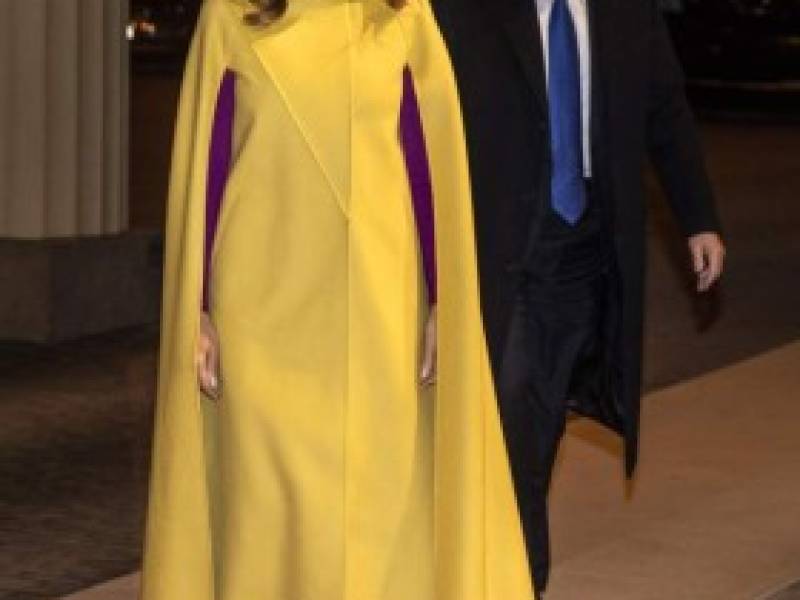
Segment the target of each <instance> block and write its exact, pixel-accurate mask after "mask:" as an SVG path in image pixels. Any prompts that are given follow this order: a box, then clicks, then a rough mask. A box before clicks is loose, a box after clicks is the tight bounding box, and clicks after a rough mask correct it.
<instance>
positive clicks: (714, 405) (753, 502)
mask: <svg viewBox="0 0 800 600" xmlns="http://www.w3.org/2000/svg"><path fill="white" fill-rule="evenodd" d="M798 361H800V342H795V343H793V344H790V345H788V346H784V347H782V348H779V349H777V350H773V351H770V352H767V353H765V354H762V355H759V356H758V357H756V358H754V359H749V360H747V361H744V362H742V363H737V364H735V365H732V366H728V367H725V368H723V369H719V370H716V371H713V372H711V373H709V374H705V375H701V376H699V377H697V378H694V379H691V380H689V381H687V382H682V383H680V384H677V385H675V386H671V387H668V388H665V389H663V390H659V391H657V392H653V393H651V394H650V395H648V397H647V399H646V403H645V410H644V414H643V426H644V427H645V429H646V431H647V435H646V436H645V439H644V440H643V445H642V470H641V473H640V476H639V477H638V479H637V480H636V482H635V485H633V486H626V485H625V482H624V481H623V478H622V474H621V472H620V468H619V454H620V451H621V448H620V444H619V443H618V440H617V439H616V438H614V437H613V436H612V435H611V434H609V433H608V432H607V431H605V430H603V429H601V428H600V427H598V426H596V425H594V424H592V423H590V422H588V421H574V422H572V423H571V424H570V427H569V436H568V438H567V441H566V444H565V445H564V448H563V452H562V454H561V457H560V462H559V465H558V469H557V471H556V477H555V481H554V486H553V497H552V502H553V533H554V540H555V541H554V563H555V564H554V570H553V577H552V581H551V584H550V588H549V590H548V594H547V599H548V600H673V599H675V598H681V599H687V600H799V599H800V584H794V585H793V584H791V583H790V582H792V581H794V580H795V578H796V577H797V574H798V573H800V503H798V502H797V498H798V496H800V480H798V478H797V477H796V476H795V474H796V473H797V471H798V469H800V437H798V436H797V426H796V424H797V422H798V420H800V403H798V402H797V401H796V390H797V387H798V385H800V373H798V371H797V364H798ZM793 392H794V393H793ZM754 397H758V403H757V404H756V403H754V402H753V398H754ZM742 446H746V447H747V448H748V449H749V451H748V452H747V453H741V452H738V453H737V452H732V451H731V449H732V448H737V447H742ZM137 588H138V578H137V576H136V575H133V576H129V577H124V578H121V579H118V580H114V581H111V582H108V583H105V584H103V585H101V586H98V587H97V588H94V589H91V590H87V591H83V592H80V593H78V594H76V595H75V596H70V597H69V598H68V599H66V600H135V598H136V591H137Z"/></svg>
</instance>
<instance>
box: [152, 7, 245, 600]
mask: <svg viewBox="0 0 800 600" xmlns="http://www.w3.org/2000/svg"><path fill="white" fill-rule="evenodd" d="M228 18H231V16H230V15H229V14H228V13H227V8H226V6H224V4H223V2H222V0H207V1H206V2H205V3H204V4H203V8H202V10H201V13H200V17H199V21H198V25H197V30H196V33H195V37H194V40H193V42H192V46H191V49H190V53H189V57H188V61H187V66H186V72H185V75H184V80H183V84H182V89H181V96H180V103H179V109H178V118H177V125H176V130H175V137H174V146H173V155H172V171H171V176H170V184H169V197H168V203H167V226H166V234H165V236H166V239H165V261H164V282H163V284H164V291H163V304H162V333H161V350H160V360H159V375H158V390H157V404H156V414H155V429H154V442H153V460H152V470H151V484H150V502H149V509H148V516H147V527H146V534H145V545H146V551H145V560H144V565H143V581H142V597H143V598H144V599H145V600H175V599H176V598H191V599H192V600H211V599H212V598H213V589H212V581H213V578H212V571H213V569H212V556H211V540H210V518H209V500H208V490H207V484H206V451H205V448H204V447H203V418H202V406H201V403H202V402H204V400H202V398H201V395H200V392H199V389H198V385H197V377H196V372H195V366H194V355H195V351H196V341H197V336H198V331H199V319H200V311H201V304H202V302H201V301H202V276H203V274H202V271H203V246H204V237H205V228H204V225H205V209H206V197H207V184H208V159H209V147H210V142H211V130H212V122H213V113H214V109H215V105H216V100H217V96H218V91H219V88H220V85H221V82H222V79H223V75H224V73H225V71H226V63H227V61H226V44H225V21H226V19H228Z"/></svg>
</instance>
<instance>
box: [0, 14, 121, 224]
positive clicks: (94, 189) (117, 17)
mask: <svg viewBox="0 0 800 600" xmlns="http://www.w3.org/2000/svg"><path fill="white" fill-rule="evenodd" d="M2 10H3V12H4V13H5V14H4V15H3V18H2V19H0V24H1V25H0V27H2V28H3V29H4V31H2V32H0V87H1V88H2V90H3V93H2V94H0V237H5V238H14V239H46V238H60V237H70V236H86V235H101V234H115V233H120V232H122V231H124V230H125V229H127V212H128V211H127V189H128V182H127V145H128V51H127V41H126V39H125V36H124V33H125V32H124V28H125V21H126V17H127V1H126V0H4V2H3V9H2Z"/></svg>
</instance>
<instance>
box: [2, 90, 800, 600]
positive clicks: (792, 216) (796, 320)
mask: <svg viewBox="0 0 800 600" xmlns="http://www.w3.org/2000/svg"><path fill="white" fill-rule="evenodd" d="M174 96H175V85H174V82H173V81H170V80H169V79H158V78H149V79H147V80H141V81H138V82H135V84H134V100H133V113H134V115H135V117H136V119H137V121H136V122H137V123H142V124H145V123H146V124H147V127H144V126H141V127H134V131H133V140H132V143H133V147H132V162H133V167H134V173H133V176H132V206H131V213H132V217H133V220H134V224H135V225H136V226H137V227H158V226H159V225H160V221H161V205H160V198H161V197H163V187H164V176H163V174H164V171H165V165H166V159H167V156H168V150H167V147H168V140H169V137H170V134H169V126H168V123H169V121H170V118H171V110H172V109H171V107H172V105H173V103H174ZM703 136H704V139H705V141H706V145H707V148H708V154H709V159H710V165H711V170H712V174H713V178H714V180H715V183H716V185H717V187H718V189H719V191H720V197H721V208H722V212H723V216H724V220H725V223H726V227H727V234H728V239H729V243H730V250H731V255H730V261H731V262H730V269H729V272H728V275H727V277H726V281H725V284H724V286H723V287H722V289H721V291H720V293H718V294H716V295H715V296H713V297H711V298H704V299H702V300H698V299H697V298H696V297H695V296H694V295H693V294H692V293H691V292H690V291H689V289H688V284H687V278H686V275H685V273H686V271H685V269H684V267H685V266H686V259H685V251H684V248H683V241H681V240H680V239H679V238H677V236H676V235H675V233H674V230H673V226H672V223H671V221H670V219H669V217H668V216H667V214H666V213H665V212H664V210H663V208H662V206H663V204H662V203H659V202H658V199H657V194H655V193H654V194H653V198H654V211H653V218H652V224H651V228H652V241H653V244H652V249H651V254H650V257H649V263H650V267H651V268H650V275H651V276H650V282H649V288H648V289H649V307H650V312H649V318H648V332H647V339H646V349H647V354H646V377H645V381H646V385H647V387H648V389H656V388H660V387H663V386H665V385H667V384H669V383H673V382H677V381H683V380H685V379H687V378H689V377H691V376H694V375H698V374H701V373H705V372H707V371H709V370H711V369H715V368H718V367H721V366H724V365H727V364H730V363H732V362H734V361H738V360H740V359H742V358H745V357H748V356H753V355H756V354H759V353H761V352H763V351H765V350H768V349H770V348H773V347H776V346H778V345H781V344H783V343H785V342H787V341H791V340H795V339H800V311H798V310H797V307H798V306H800V279H798V277H797V273H798V270H800V236H798V235H797V232H798V231H800V202H798V198H797V194H798V190H800V152H798V148H800V125H798V124H796V123H795V124H792V122H791V121H787V122H786V123H769V122H761V121H759V122H730V121H706V122H704V123H703ZM155 339H156V332H155V331H154V330H141V331H135V332H125V333H122V334H115V335H111V336H106V337H104V338H100V339H95V340H88V341H83V342H79V343H74V344H67V345H64V346H60V347H56V348H48V349H43V348H34V347H28V346H17V345H8V344H6V345H2V346H0V515H2V520H0V598H2V599H3V600H28V599H30V600H33V599H37V598H52V597H54V596H57V595H59V594H63V593H66V592H69V591H71V590H76V589H81V588H83V587H86V586H87V585H89V584H91V583H96V582H99V581H104V580H107V579H109V578H111V577H114V576H116V575H120V574H123V573H126V572H131V571H133V570H135V568H136V565H137V563H138V560H139V548H140V535H139V532H140V528H141V519H142V510H143V506H144V497H145V488H146V470H147V467H146V462H147V461H146V457H147V447H148V444H149V441H148V440H149V423H150V414H151V400H152V387H153V375H154V365H155V349H154V348H155ZM710 426H713V423H712V424H710ZM781 600H785V599H781Z"/></svg>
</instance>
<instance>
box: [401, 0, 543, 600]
mask: <svg viewBox="0 0 800 600" xmlns="http://www.w3.org/2000/svg"><path fill="white" fill-rule="evenodd" d="M408 8H409V9H411V10H406V11H404V14H405V15H407V18H406V29H407V36H408V43H409V52H410V59H409V68H410V71H411V75H412V77H413V80H414V85H415V89H416V92H417V96H418V104H419V108H420V114H421V119H422V125H423V130H424V135H425V145H426V147H427V151H428V160H429V164H430V174H431V179H432V189H433V205H434V222H435V223H436V240H435V245H436V262H437V277H438V283H437V290H438V313H437V318H438V327H439V330H438V344H439V348H438V353H439V354H438V375H437V386H436V417H435V423H436V430H435V441H434V444H435V458H434V464H435V484H434V485H435V529H434V531H435V536H436V582H437V590H436V598H437V599H439V600H529V599H530V598H531V597H533V593H532V583H531V580H530V575H529V571H528V562H527V555H526V550H525V544H524V540H523V537H522V529H521V525H520V519H519V514H518V510H517V505H516V500H515V495H514V488H513V483H512V479H511V473H510V467H509V463H508V456H507V453H506V448H505V443H504V438H503V433H502V428H501V423H500V417H499V414H498V409H497V402H496V398H495V392H494V385H493V381H492V375H491V370H490V367H489V360H488V352H487V348H486V342H485V337H484V333H483V327H482V320H481V312H480V301H479V295H478V294H479V292H478V272H477V260H476V252H475V241H474V239H475V236H474V226H473V215H472V201H471V189H470V179H469V171H468V163H467V153H466V141H465V135H464V129H463V123H462V116H461V108H460V102H459V98H458V93H457V87H456V82H455V76H454V74H453V70H452V66H451V64H450V59H449V57H448V54H447V50H446V48H445V45H444V41H443V40H442V37H441V34H440V32H439V29H438V26H437V24H436V22H435V19H434V16H433V13H432V11H431V7H430V6H429V4H428V0H410V6H409V7H408Z"/></svg>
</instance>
